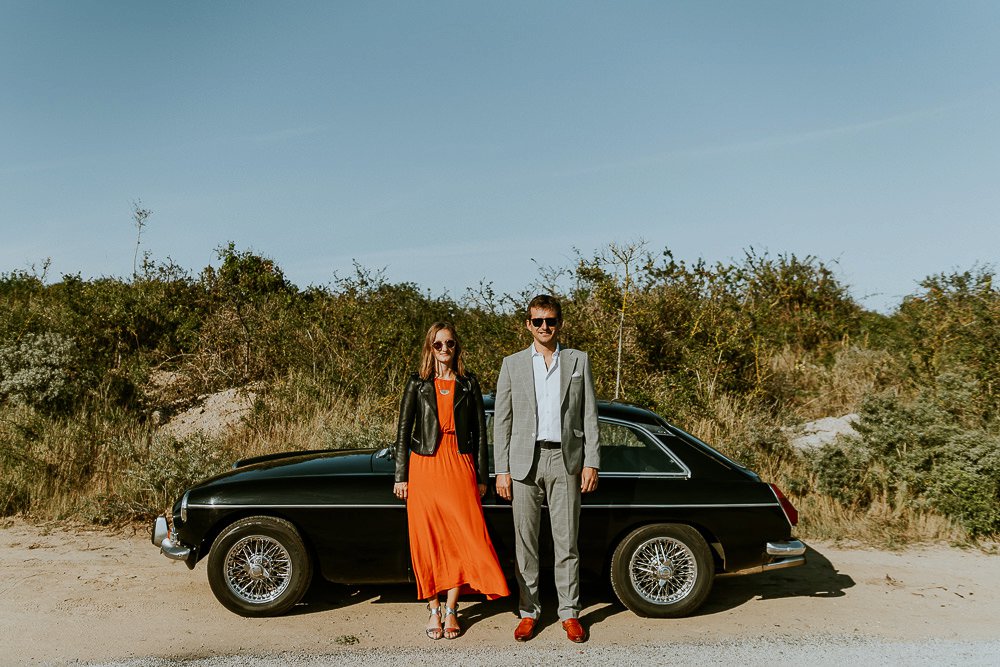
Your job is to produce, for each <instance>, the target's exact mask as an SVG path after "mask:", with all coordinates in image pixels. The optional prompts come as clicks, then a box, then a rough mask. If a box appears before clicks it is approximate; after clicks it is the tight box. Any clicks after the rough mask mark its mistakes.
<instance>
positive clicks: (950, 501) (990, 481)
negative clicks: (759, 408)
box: [812, 373, 1000, 536]
mask: <svg viewBox="0 0 1000 667" xmlns="http://www.w3.org/2000/svg"><path fill="white" fill-rule="evenodd" d="M984 400H985V399H984V398H983V396H982V392H981V391H980V389H979V386H978V383H977V382H976V381H975V380H972V379H969V378H968V377H967V376H966V375H963V374H961V373H948V374H944V375H942V376H940V377H938V378H937V382H936V384H935V385H934V386H933V387H929V388H926V389H924V390H923V391H921V392H920V393H919V394H918V395H917V396H916V397H915V398H913V399H906V398H903V397H901V396H899V395H897V394H893V393H882V394H879V395H875V396H872V397H870V398H869V399H867V400H866V401H865V402H864V404H863V405H862V408H861V410H860V413H859V420H858V422H857V424H856V429H857V431H858V432H859V434H860V435H859V436H858V437H853V438H845V439H844V440H843V441H842V442H841V443H840V444H839V445H833V446H826V447H824V448H822V449H821V450H820V451H819V452H818V453H817V454H815V455H814V457H813V459H812V467H813V471H814V472H815V474H816V476H817V479H818V481H819V488H820V490H821V491H822V492H823V493H826V494H828V495H830V496H832V497H834V498H837V499H838V500H840V501H842V502H844V503H845V504H849V505H853V506H857V507H861V508H864V507H867V506H869V505H870V504H871V503H873V502H874V501H875V500H876V499H879V498H883V497H888V498H890V499H894V500H895V501H897V502H904V503H906V504H909V505H910V506H912V507H913V508H914V509H917V510H925V509H928V508H929V509H933V510H935V511H937V512H940V513H942V514H944V515H945V516H948V517H951V518H952V519H954V520H956V521H958V522H959V523H960V524H961V525H962V526H963V527H964V528H965V529H966V530H967V531H968V532H969V534H970V535H973V536H977V535H989V534H992V533H996V532H997V531H1000V428H998V426H1000V425H998V424H996V423H995V422H991V421H989V420H987V419H985V418H984V417H983V414H982V403H983V402H984Z"/></svg>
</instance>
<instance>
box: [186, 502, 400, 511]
mask: <svg viewBox="0 0 1000 667" xmlns="http://www.w3.org/2000/svg"><path fill="white" fill-rule="evenodd" d="M188 507H191V508H195V507H197V508H198V509H210V510H212V509H236V510H245V509H254V508H256V507H259V508H262V509H263V508H267V509H330V508H337V509H386V508H395V509H406V504H405V503H402V502H401V503H393V504H392V505H347V504H344V505H331V504H316V505H265V504H264V503H256V504H253V505H228V504H221V503H220V504H218V505H212V504H208V503H191V504H190V505H188Z"/></svg>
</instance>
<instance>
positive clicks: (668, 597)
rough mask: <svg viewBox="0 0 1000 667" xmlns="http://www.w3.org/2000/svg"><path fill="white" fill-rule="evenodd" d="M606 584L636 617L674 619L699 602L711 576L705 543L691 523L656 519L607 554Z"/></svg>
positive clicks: (685, 614)
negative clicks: (608, 569) (688, 524)
mask: <svg viewBox="0 0 1000 667" xmlns="http://www.w3.org/2000/svg"><path fill="white" fill-rule="evenodd" d="M610 569H611V587H612V588H613V589H614V591H615V595H617V596H618V599H619V600H621V601H622V604H624V605H625V606H626V607H628V608H629V609H631V610H632V611H634V612H635V613H636V614H639V615H640V616H652V617H654V618H678V617H681V616H687V615H689V614H691V613H692V612H694V610H696V609H697V608H698V607H699V606H701V603H702V602H704V600H705V597H706V596H707V595H708V592H709V590H711V588H712V581H713V580H714V579H715V562H714V561H713V559H712V554H711V552H710V551H709V547H708V543H707V542H705V539H704V538H703V537H702V536H701V534H700V533H699V532H698V531H697V530H695V529H694V528H692V527H691V526H685V525H682V524H675V523H656V524H649V525H646V526H641V527H639V528H636V529H635V530H633V531H632V532H631V533H629V534H628V535H627V536H626V537H625V539H623V540H622V541H621V542H620V543H619V544H618V546H617V547H616V548H615V552H614V554H613V555H612V557H611V568H610Z"/></svg>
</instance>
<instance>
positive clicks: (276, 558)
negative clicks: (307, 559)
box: [223, 535, 293, 604]
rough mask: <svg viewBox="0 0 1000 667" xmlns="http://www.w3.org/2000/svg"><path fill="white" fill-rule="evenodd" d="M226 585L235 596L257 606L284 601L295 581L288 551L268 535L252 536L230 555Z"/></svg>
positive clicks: (237, 544) (227, 557)
mask: <svg viewBox="0 0 1000 667" xmlns="http://www.w3.org/2000/svg"><path fill="white" fill-rule="evenodd" d="M223 568H224V572H225V579H226V585H227V586H228V587H229V590H231V591H232V592H233V594H234V595H236V596H237V597H239V598H240V599H242V600H245V601H247V602H250V603H253V604H263V603H267V602H273V601H274V600H277V599H278V598H279V597H281V594H282V593H284V592H285V589H286V588H288V584H289V582H290V581H291V578H292V571H293V570H292V559H291V556H290V555H289V553H288V550H287V549H285V547H284V546H282V544H281V543H280V542H278V541H277V540H275V539H274V538H272V537H268V536H266V535H249V536H247V537H244V538H243V539H241V540H239V541H238V542H236V544H234V545H233V546H232V547H231V548H230V549H229V551H228V552H227V553H226V559H225V564H224V566H223Z"/></svg>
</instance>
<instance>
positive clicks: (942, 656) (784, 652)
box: [74, 636, 1000, 667]
mask: <svg viewBox="0 0 1000 667" xmlns="http://www.w3.org/2000/svg"><path fill="white" fill-rule="evenodd" d="M442 662H444V663H447V664H454V665H462V666H463V667H479V666H483V667H486V666H489V667H493V666H494V665H552V666H557V665H558V666H560V667H561V666H563V665H566V664H567V663H571V664H573V665H615V666H616V667H617V666H619V665H620V666H621V667H630V666H632V665H635V666H636V667H640V666H641V667H648V666H649V665H662V664H667V663H669V664H671V665H741V666H751V665H762V666H763V665H768V666H770V665H775V664H778V665H781V664H788V665H808V666H810V667H818V666H823V665H831V666H832V665H837V666H838V667H839V666H841V665H851V664H870V665H965V666H970V667H971V666H978V665H991V666H994V665H997V664H998V663H1000V640H998V641H980V642H975V641H966V642H962V641H944V640H930V641H922V642H891V641H888V640H884V639H873V638H870V637H831V636H812V637H798V638H795V639H776V640H763V639H757V640H746V641H724V642H718V643H704V644H700V643H694V644H669V645H660V646H594V647H588V646H579V647H577V646H566V647H563V648H555V647H549V648H533V647H531V646H517V645H513V646H511V647H510V648H505V649H499V648H470V647H458V646H455V647H452V646H444V647H442V648H441V649H438V648H437V647H436V646H435V647H434V648H425V649H402V650H395V651H385V650H377V649H359V650H350V649H345V650H340V651H336V652H332V653H326V654H322V655H303V654H295V653H283V654H279V655H256V654H247V655H239V656H225V657H214V658H204V659H195V660H189V661H181V660H166V659H157V658H142V659H135V660H127V661H123V662H102V663H78V664H81V665H83V664H87V665H96V664H99V665H107V666H108V667H171V666H173V665H180V664H183V665H185V666H186V667H324V666H326V665H357V666H359V667H383V666H387V665H407V664H409V665H431V664H435V663H442ZM74 664H77V663H74Z"/></svg>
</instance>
